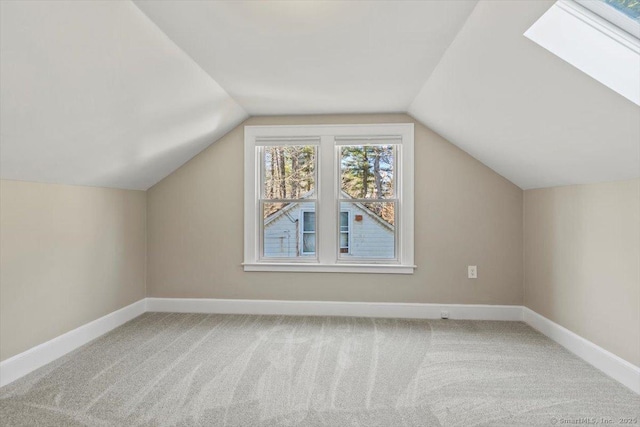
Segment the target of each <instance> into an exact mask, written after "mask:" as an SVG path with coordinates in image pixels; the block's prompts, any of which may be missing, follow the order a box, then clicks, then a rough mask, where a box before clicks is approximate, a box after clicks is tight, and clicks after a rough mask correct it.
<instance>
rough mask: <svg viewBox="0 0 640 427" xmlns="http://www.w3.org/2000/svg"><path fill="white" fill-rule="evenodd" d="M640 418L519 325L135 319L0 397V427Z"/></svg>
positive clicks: (622, 393)
mask: <svg viewBox="0 0 640 427" xmlns="http://www.w3.org/2000/svg"><path fill="white" fill-rule="evenodd" d="M639 412H640V396H638V395H636V394H634V393H633V392H631V391H630V390H628V389H627V388H625V387H624V386H622V385H620V384H618V383H617V382H615V381H614V380H612V379H610V378H609V377H607V376H606V375H604V374H602V373H601V372H599V371H598V370H596V369H595V368H593V367H591V366H590V365H588V364H587V363H585V362H584V361H582V360H580V359H578V358H577V357H576V356H574V355H572V354H571V353H569V352H567V351H566V350H565V349H563V348H562V347H560V346H559V345H557V344H556V343H554V342H552V341H551V340H549V339H548V338H546V337H545V336H543V335H541V334H539V333H538V332H536V331H535V330H533V329H531V328H530V327H529V326H527V325H526V324H524V323H520V322H487V321H458V320H400V319H370V318H345V317H286V316H250V315H206V314H174V313H171V314H169V313H146V314H144V315H142V316H140V317H138V318H136V319H134V320H132V321H131V322H129V323H127V324H125V325H123V326H121V327H119V328H117V329H115V330H113V331H112V332H110V333H108V334H106V335H104V336H102V337H100V338H99V339H97V340H95V341H92V342H91V343H89V344H87V345H85V346H84V347H81V348H80V349H78V350H76V351H74V352H72V353H70V354H68V355H66V356H64V357H63V358H61V359H58V360H57V361H55V362H53V363H51V364H49V365H47V366H45V367H43V368H41V369H39V370H37V371H35V372H33V373H31V374H29V375H28V376H25V377H23V378H22V379H20V380H18V381H16V382H15V383H12V384H9V385H8V386H6V387H3V388H2V389H0V424H2V425H3V426H341V427H342V426H385V427H387V426H388V427H396V426H476V425H491V426H495V425H508V426H517V425H527V426H528V425H553V424H554V423H555V424H557V425H563V424H564V425H566V424H587V422H586V421H589V420H591V421H593V420H598V421H599V423H600V424H603V423H604V422H605V421H606V420H611V422H610V424H612V425H618V424H619V421H620V420H621V419H631V421H632V422H633V419H634V418H635V419H636V421H635V422H636V423H638V418H637V417H638V415H639ZM580 420H582V422H580ZM592 424H593V423H592Z"/></svg>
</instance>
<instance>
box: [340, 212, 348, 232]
mask: <svg viewBox="0 0 640 427" xmlns="http://www.w3.org/2000/svg"><path fill="white" fill-rule="evenodd" d="M348 230H349V212H340V231H348Z"/></svg>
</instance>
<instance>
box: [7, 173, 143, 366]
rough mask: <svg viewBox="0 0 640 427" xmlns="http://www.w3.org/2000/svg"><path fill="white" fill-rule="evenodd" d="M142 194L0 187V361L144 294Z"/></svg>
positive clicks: (17, 185)
mask: <svg viewBox="0 0 640 427" xmlns="http://www.w3.org/2000/svg"><path fill="white" fill-rule="evenodd" d="M145 224H146V195H145V193H144V192H142V191H128V190H112V189H105V188H94V187H77V186H66V185H53V184H39V183H30V182H20V181H4V180H3V181H1V182H0V359H2V360H4V359H7V358H9V357H11V356H13V355H15V354H18V353H20V352H23V351H25V350H27V349H29V348H31V347H33V346H35V345H37V344H41V343H43V342H45V341H47V340H49V339H52V338H55V337H57V336H58V335H61V334H63V333H65V332H68V331H70V330H72V329H74V328H77V327H78V326H81V325H84V324H85V323H88V322H90V321H92V320H94V319H97V318H99V317H101V316H104V315H105V314H108V313H111V312H113V311H115V310H117V309H119V308H122V307H124V306H126V305H128V304H131V303H133V302H135V301H137V300H140V299H141V298H144V296H145V251H146V247H145V246H146V242H145V234H146V232H145V227H146V225H145Z"/></svg>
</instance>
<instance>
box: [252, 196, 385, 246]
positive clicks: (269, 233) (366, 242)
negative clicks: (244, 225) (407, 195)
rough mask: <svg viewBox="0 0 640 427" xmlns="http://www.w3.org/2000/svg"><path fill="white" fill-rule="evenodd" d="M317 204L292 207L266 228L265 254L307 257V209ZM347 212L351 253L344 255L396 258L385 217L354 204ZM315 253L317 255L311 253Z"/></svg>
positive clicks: (311, 208)
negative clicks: (304, 241)
mask: <svg viewBox="0 0 640 427" xmlns="http://www.w3.org/2000/svg"><path fill="white" fill-rule="evenodd" d="M313 208H314V203H308V202H307V203H300V204H296V205H294V206H292V207H291V208H290V209H289V210H286V211H285V212H283V213H279V214H276V215H277V217H276V218H275V219H273V220H272V221H271V222H269V223H268V224H267V225H265V227H264V254H265V256H266V257H297V256H301V257H305V256H308V255H299V254H300V253H301V252H302V241H301V239H300V235H299V233H301V232H302V215H301V212H302V211H303V210H313ZM343 211H348V212H349V231H350V253H349V254H342V255H341V256H342V257H358V258H393V257H394V251H395V245H394V233H393V230H392V229H391V228H390V227H387V226H386V225H384V224H383V223H382V222H381V220H378V219H376V218H374V216H373V214H372V213H371V212H370V211H368V210H367V209H365V208H361V207H360V206H358V205H356V204H353V205H350V207H349V208H348V209H343ZM355 215H362V221H356V220H355ZM310 256H313V255H310Z"/></svg>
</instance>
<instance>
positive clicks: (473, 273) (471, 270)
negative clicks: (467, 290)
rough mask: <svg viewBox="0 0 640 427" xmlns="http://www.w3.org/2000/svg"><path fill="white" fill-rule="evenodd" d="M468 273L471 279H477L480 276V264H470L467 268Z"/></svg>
mask: <svg viewBox="0 0 640 427" xmlns="http://www.w3.org/2000/svg"><path fill="white" fill-rule="evenodd" d="M467 273H468V274H467V275H468V276H469V279H477V278H478V266H477V265H470V266H469V267H468V268H467Z"/></svg>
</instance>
